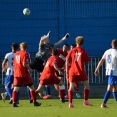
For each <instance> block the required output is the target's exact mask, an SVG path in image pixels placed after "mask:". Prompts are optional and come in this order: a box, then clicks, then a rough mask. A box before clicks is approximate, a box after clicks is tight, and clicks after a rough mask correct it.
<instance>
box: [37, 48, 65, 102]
mask: <svg viewBox="0 0 117 117" xmlns="http://www.w3.org/2000/svg"><path fill="white" fill-rule="evenodd" d="M52 54H53V55H52V56H51V57H50V58H49V59H48V60H47V62H46V65H45V67H44V70H43V72H42V73H41V77H40V78H39V79H40V83H39V86H38V88H37V90H36V94H37V93H38V92H40V90H41V89H42V88H43V87H44V85H51V84H56V85H58V86H60V98H61V101H62V102H65V100H64V92H65V86H64V84H63V82H62V80H60V79H59V78H58V77H57V76H56V75H55V70H57V71H58V72H59V75H62V72H61V69H60V68H59V67H57V66H56V64H57V61H58V56H57V55H58V50H57V49H55V50H53V51H52Z"/></svg>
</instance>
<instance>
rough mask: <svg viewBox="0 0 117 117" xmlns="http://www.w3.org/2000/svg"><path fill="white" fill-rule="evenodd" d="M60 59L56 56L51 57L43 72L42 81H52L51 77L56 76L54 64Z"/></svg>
mask: <svg viewBox="0 0 117 117" xmlns="http://www.w3.org/2000/svg"><path fill="white" fill-rule="evenodd" d="M57 58H58V57H56V56H51V57H50V58H49V59H48V60H47V62H46V65H45V67H44V70H43V72H42V73H41V77H40V80H43V79H50V78H51V76H53V75H55V68H54V63H56V60H57Z"/></svg>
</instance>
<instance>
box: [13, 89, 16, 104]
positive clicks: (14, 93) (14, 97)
mask: <svg viewBox="0 0 117 117" xmlns="http://www.w3.org/2000/svg"><path fill="white" fill-rule="evenodd" d="M12 95H13V96H12V98H13V103H15V102H16V101H17V92H16V91H13V93H12Z"/></svg>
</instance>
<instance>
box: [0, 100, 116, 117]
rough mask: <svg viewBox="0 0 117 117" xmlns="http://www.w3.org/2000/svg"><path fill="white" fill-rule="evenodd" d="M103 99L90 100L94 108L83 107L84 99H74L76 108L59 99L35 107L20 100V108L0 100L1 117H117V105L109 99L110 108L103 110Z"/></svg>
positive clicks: (46, 101)
mask: <svg viewBox="0 0 117 117" xmlns="http://www.w3.org/2000/svg"><path fill="white" fill-rule="evenodd" d="M102 100H103V99H89V101H90V102H91V103H92V104H93V106H83V104H82V103H83V99H74V100H73V104H74V108H68V102H66V103H61V101H60V100H59V99H49V100H37V101H38V102H41V103H42V105H41V106H39V107H34V106H33V104H30V103H29V101H28V100H20V104H19V107H18V108H14V107H12V105H10V104H9V103H8V102H9V101H8V100H6V101H5V103H3V101H2V100H0V117H114V116H115V117H116V116H117V104H116V102H115V100H114V99H109V100H108V103H107V106H108V108H106V109H102V108H100V105H101V103H102Z"/></svg>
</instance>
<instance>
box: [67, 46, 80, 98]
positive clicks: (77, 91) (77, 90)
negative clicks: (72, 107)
mask: <svg viewBox="0 0 117 117" xmlns="http://www.w3.org/2000/svg"><path fill="white" fill-rule="evenodd" d="M75 47H76V44H72V45H71V46H70V50H72V49H73V48H75ZM68 52H69V51H68ZM70 67H71V63H70V62H69V69H70ZM66 81H67V90H69V75H67V76H66ZM74 87H75V90H76V97H77V98H80V94H79V83H78V82H74Z"/></svg>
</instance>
